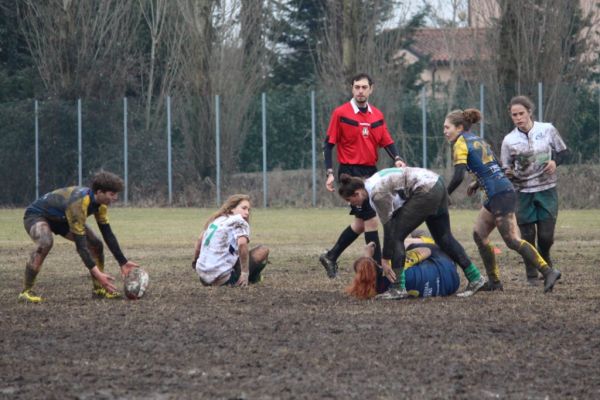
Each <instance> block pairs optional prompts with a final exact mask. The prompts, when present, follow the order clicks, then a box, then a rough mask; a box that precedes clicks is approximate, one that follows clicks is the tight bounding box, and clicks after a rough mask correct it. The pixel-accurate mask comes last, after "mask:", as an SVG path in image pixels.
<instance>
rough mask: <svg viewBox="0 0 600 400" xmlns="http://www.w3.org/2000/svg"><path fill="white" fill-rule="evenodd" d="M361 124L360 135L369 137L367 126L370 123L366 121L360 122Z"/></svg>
mask: <svg viewBox="0 0 600 400" xmlns="http://www.w3.org/2000/svg"><path fill="white" fill-rule="evenodd" d="M360 125H361V126H362V135H363V137H364V138H367V137H369V127H370V126H371V124H367V123H364V122H363V123H361V124H360Z"/></svg>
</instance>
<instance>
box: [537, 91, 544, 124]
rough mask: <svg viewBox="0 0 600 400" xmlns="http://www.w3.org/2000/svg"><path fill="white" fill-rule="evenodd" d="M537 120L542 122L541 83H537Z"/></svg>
mask: <svg viewBox="0 0 600 400" xmlns="http://www.w3.org/2000/svg"><path fill="white" fill-rule="evenodd" d="M538 110H539V111H538V119H539V121H540V122H543V121H544V100H543V99H542V82H538Z"/></svg>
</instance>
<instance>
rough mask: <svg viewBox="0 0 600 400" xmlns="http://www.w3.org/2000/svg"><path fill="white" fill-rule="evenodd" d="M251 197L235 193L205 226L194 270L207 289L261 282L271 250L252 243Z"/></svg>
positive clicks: (193, 264)
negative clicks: (252, 246)
mask: <svg viewBox="0 0 600 400" xmlns="http://www.w3.org/2000/svg"><path fill="white" fill-rule="evenodd" d="M249 220H250V197H249V196H247V195H245V194H234V195H232V196H230V197H229V198H228V199H227V200H226V201H225V203H223V205H222V206H221V208H219V210H218V211H217V212H215V213H214V214H213V215H212V216H211V217H210V218H209V219H208V221H206V224H205V225H204V230H203V231H202V233H201V234H200V237H199V238H198V241H197V242H196V248H195V251H194V261H193V262H192V268H194V269H195V270H196V272H197V273H198V276H199V277H200V282H202V284H203V285H205V286H221V285H236V286H246V285H248V283H256V282H259V281H260V280H261V278H262V276H261V272H262V270H263V269H264V268H265V266H266V265H267V258H268V257H269V249H268V248H267V247H266V246H260V245H259V246H256V247H255V248H253V249H252V250H248V243H249V242H250V225H249Z"/></svg>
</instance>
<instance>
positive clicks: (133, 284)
mask: <svg viewBox="0 0 600 400" xmlns="http://www.w3.org/2000/svg"><path fill="white" fill-rule="evenodd" d="M149 283H150V277H149V276H148V273H147V272H146V271H144V270H143V269H142V268H139V267H138V268H133V269H132V270H131V271H129V273H128V274H127V276H125V288H124V289H123V291H124V292H125V296H127V298H128V299H130V300H137V299H139V298H141V297H142V296H143V295H144V293H146V289H148V284H149Z"/></svg>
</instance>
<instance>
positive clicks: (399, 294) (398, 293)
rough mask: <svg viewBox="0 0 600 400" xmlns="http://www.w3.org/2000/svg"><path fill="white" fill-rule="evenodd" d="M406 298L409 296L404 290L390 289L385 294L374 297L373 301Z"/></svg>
mask: <svg viewBox="0 0 600 400" xmlns="http://www.w3.org/2000/svg"><path fill="white" fill-rule="evenodd" d="M408 296H409V294H408V292H407V291H406V289H400V288H395V287H390V288H389V289H388V290H386V291H385V292H383V293H381V294H378V295H377V296H375V299H377V300H401V299H406V298H407V297H408Z"/></svg>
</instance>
